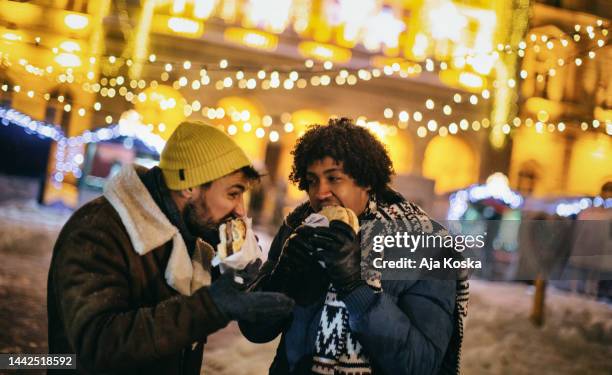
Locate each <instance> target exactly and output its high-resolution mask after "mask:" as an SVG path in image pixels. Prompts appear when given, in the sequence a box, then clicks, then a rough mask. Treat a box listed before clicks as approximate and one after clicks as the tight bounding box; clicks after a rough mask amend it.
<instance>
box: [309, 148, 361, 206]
mask: <svg viewBox="0 0 612 375" xmlns="http://www.w3.org/2000/svg"><path fill="white" fill-rule="evenodd" d="M342 164H343V163H341V162H340V163H338V162H336V161H335V160H334V159H332V158H331V157H329V156H326V157H325V158H324V159H321V160H317V161H315V162H314V163H312V164H310V165H309V166H308V168H307V169H306V181H307V182H308V198H309V199H310V205H311V206H312V208H313V209H314V210H315V211H319V210H320V209H321V208H323V207H324V206H329V205H335V204H337V205H342V206H344V207H347V208H350V209H351V210H353V211H354V212H355V214H357V215H359V214H361V213H362V212H363V210H364V209H365V206H366V203H367V202H368V190H369V189H368V188H364V187H361V186H359V185H357V183H356V182H355V180H354V179H353V178H352V177H351V176H349V175H347V174H346V173H344V169H343V165H342Z"/></svg>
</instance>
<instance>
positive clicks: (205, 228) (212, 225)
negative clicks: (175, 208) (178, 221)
mask: <svg viewBox="0 0 612 375" xmlns="http://www.w3.org/2000/svg"><path fill="white" fill-rule="evenodd" d="M204 206H205V207H206V203H204ZM207 211H208V209H207ZM183 221H184V222H185V225H186V226H187V229H188V230H189V232H191V234H192V235H194V236H196V237H199V238H201V239H203V240H204V241H206V242H208V243H209V244H210V245H211V246H213V247H216V246H217V244H219V242H220V241H221V240H220V238H219V225H220V224H221V222H222V221H221V222H219V223H216V222H215V221H214V220H212V219H208V218H207V219H201V218H200V217H199V216H198V212H197V208H196V206H195V204H194V203H193V202H187V204H186V205H185V210H184V211H183Z"/></svg>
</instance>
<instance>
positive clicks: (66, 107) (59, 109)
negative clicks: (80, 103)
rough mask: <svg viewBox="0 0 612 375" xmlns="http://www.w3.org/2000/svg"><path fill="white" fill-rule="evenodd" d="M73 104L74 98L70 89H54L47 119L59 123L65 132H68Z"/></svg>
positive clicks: (46, 113)
mask: <svg viewBox="0 0 612 375" xmlns="http://www.w3.org/2000/svg"><path fill="white" fill-rule="evenodd" d="M72 106H73V99H72V95H71V94H70V92H69V91H68V90H63V89H58V90H55V91H53V93H52V94H51V96H50V98H49V102H48V104H47V110H46V112H45V121H46V122H48V123H51V124H55V125H59V126H60V127H61V128H62V131H63V132H64V134H68V129H70V116H71V111H72Z"/></svg>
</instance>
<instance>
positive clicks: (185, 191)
mask: <svg viewBox="0 0 612 375" xmlns="http://www.w3.org/2000/svg"><path fill="white" fill-rule="evenodd" d="M179 193H180V195H181V198H185V199H190V198H191V197H193V193H194V188H187V189H182V190H180V191H179Z"/></svg>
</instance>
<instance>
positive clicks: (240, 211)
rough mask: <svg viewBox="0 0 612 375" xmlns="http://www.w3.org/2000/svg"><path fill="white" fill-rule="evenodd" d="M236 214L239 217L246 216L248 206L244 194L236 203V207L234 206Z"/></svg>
mask: <svg viewBox="0 0 612 375" xmlns="http://www.w3.org/2000/svg"><path fill="white" fill-rule="evenodd" d="M234 215H236V216H238V217H244V216H246V208H245V205H244V196H240V199H239V200H238V203H236V207H234Z"/></svg>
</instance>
